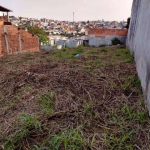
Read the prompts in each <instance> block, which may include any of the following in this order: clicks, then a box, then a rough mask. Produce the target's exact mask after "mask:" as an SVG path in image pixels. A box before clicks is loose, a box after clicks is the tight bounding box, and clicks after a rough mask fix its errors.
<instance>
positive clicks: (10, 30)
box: [0, 6, 39, 56]
mask: <svg viewBox="0 0 150 150" xmlns="http://www.w3.org/2000/svg"><path fill="white" fill-rule="evenodd" d="M0 11H5V12H10V10H8V9H6V8H4V7H2V6H0ZM8 20H9V19H8V13H7V16H1V17H0V56H3V55H7V54H18V53H22V52H34V51H39V38H38V37H37V36H35V35H32V34H30V33H28V32H26V31H25V30H22V29H18V27H16V26H13V25H11V23H10V22H8Z"/></svg>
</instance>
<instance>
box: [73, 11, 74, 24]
mask: <svg viewBox="0 0 150 150" xmlns="http://www.w3.org/2000/svg"><path fill="white" fill-rule="evenodd" d="M73 22H74V12H73Z"/></svg>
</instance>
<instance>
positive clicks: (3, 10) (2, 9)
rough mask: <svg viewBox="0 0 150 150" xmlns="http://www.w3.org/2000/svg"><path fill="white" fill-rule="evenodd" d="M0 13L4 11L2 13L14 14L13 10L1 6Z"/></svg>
mask: <svg viewBox="0 0 150 150" xmlns="http://www.w3.org/2000/svg"><path fill="white" fill-rule="evenodd" d="M0 11H2V12H12V10H10V9H8V8H5V7H3V6H0Z"/></svg>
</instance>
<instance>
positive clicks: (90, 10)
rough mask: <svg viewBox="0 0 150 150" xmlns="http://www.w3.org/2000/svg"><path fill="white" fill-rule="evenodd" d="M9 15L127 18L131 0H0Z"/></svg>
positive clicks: (64, 18)
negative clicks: (8, 11) (9, 10)
mask: <svg viewBox="0 0 150 150" xmlns="http://www.w3.org/2000/svg"><path fill="white" fill-rule="evenodd" d="M0 5H1V6H4V7H6V8H9V9H11V10H13V13H11V14H10V15H14V16H23V17H31V18H32V17H33V18H47V19H54V20H61V21H62V20H68V21H72V20H73V12H74V13H75V21H81V20H84V21H87V20H101V19H104V20H108V21H112V20H116V21H122V20H127V18H128V17H129V16H130V15H131V7H132V0H0Z"/></svg>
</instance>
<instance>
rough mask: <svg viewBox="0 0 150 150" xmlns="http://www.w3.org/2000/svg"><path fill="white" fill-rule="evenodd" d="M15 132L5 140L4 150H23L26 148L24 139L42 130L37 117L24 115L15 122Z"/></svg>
mask: <svg viewBox="0 0 150 150" xmlns="http://www.w3.org/2000/svg"><path fill="white" fill-rule="evenodd" d="M14 129H15V130H14V132H13V133H11V134H10V135H9V136H8V137H5V138H3V143H4V144H3V149H4V150H14V149H23V147H24V146H25V143H24V139H25V138H26V137H27V136H29V135H31V134H33V133H35V132H37V131H39V130H41V124H40V122H39V121H38V120H37V117H36V116H30V115H28V114H22V115H21V116H20V117H19V118H18V119H17V120H16V121H15V128H14Z"/></svg>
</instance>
